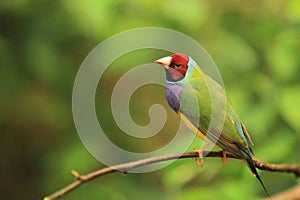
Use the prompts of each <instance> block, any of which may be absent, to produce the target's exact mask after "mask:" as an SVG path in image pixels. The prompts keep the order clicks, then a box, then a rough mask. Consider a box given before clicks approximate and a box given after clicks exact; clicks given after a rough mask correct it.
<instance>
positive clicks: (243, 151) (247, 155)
mask: <svg viewBox="0 0 300 200" xmlns="http://www.w3.org/2000/svg"><path fill="white" fill-rule="evenodd" d="M237 146H238V147H239V150H240V152H241V154H242V156H243V158H244V161H245V163H246V165H247V166H248V167H249V169H250V170H251V172H252V173H253V175H254V176H255V177H256V178H257V180H258V181H259V183H260V184H261V186H262V187H263V189H264V191H265V193H266V194H267V195H268V197H269V198H270V199H271V197H270V194H269V192H268V191H267V189H266V187H265V185H264V183H263V181H262V179H261V178H260V176H259V174H258V172H257V170H256V168H255V164H254V162H253V160H252V157H251V152H250V150H248V149H245V147H242V146H240V145H238V144H237Z"/></svg>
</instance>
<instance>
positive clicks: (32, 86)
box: [0, 0, 300, 200]
mask: <svg viewBox="0 0 300 200" xmlns="http://www.w3.org/2000/svg"><path fill="white" fill-rule="evenodd" d="M145 26H158V27H165V28H170V29H173V30H177V31H180V32H182V33H185V34H187V35H188V36H190V37H192V38H194V39H195V40H197V41H198V42H199V43H200V44H201V45H203V47H204V48H205V49H206V50H207V51H208V53H209V54H210V55H211V56H212V58H213V59H214V61H215V62H216V64H217V66H218V67H219V70H220V72H221V74H222V76H223V80H224V83H225V87H226V91H227V94H228V96H229V98H230V99H231V101H232V103H233V104H234V106H235V109H236V111H237V112H238V113H239V115H240V117H241V118H242V120H243V121H244V123H245V125H246V127H247V128H248V130H249V132H250V133H251V135H252V137H253V140H254V142H255V153H256V154H255V156H256V157H258V158H261V159H263V160H265V161H268V162H272V163H298V164H300V157H299V151H300V145H299V142H300V115H299V111H300V81H299V80H300V79H299V76H300V56H299V52H300V37H299V36H300V2H299V1H297V0H287V1H284V0H275V1H268V0H253V1H240V0H227V1H222V0H187V1H180V0H166V1H159V0H151V1H150V0H142V1H137V0H129V1H124V0H115V1H110V0H90V1H84V0H74V1H71V0H60V1H49V0H48V1H42V0H27V1H26V0H13V1H1V2H0V66H1V68H0V88H1V93H0V95H1V96H0V97H1V98H0V100H1V104H0V113H1V114H0V126H1V127H0V132H1V140H0V141H1V142H0V144H1V145H0V148H1V151H0V152H1V165H0V174H1V178H0V188H1V198H2V199H24V200H25V199H41V198H43V197H44V196H45V195H47V194H49V193H52V192H54V191H55V190H57V189H60V188H61V187H63V186H65V185H66V184H67V183H69V182H71V181H72V180H73V179H74V177H72V175H71V174H70V171H71V170H72V169H76V170H78V171H79V172H81V173H87V172H89V171H91V170H95V169H97V168H100V167H102V164H101V163H100V162H99V161H97V160H96V159H94V158H93V157H92V156H91V155H90V154H89V152H88V151H87V150H86V149H85V148H84V146H83V145H82V143H81V141H80V139H79V137H78V135H77V132H76V130H75V126H74V123H73V118H72V107H71V103H72V87H73V82H74V79H75V76H76V72H77V70H78V69H79V66H80V64H81V63H82V61H83V60H84V58H85V57H86V56H87V54H88V53H89V52H90V51H91V50H92V49H93V48H94V47H95V46H96V45H97V44H99V43H100V42H101V41H103V40H105V39H106V38H108V37H110V36H112V35H113V34H116V33H119V32H121V31H125V30H128V29H131V28H137V27H145ZM132 42H134V41H132ZM174 42H176V41H174ZM113 48H118V47H117V46H116V47H113ZM165 55H167V53H166V52H162V51H157V50H151V49H148V50H142V51H135V52H131V53H129V54H127V55H124V56H122V57H120V59H118V60H117V61H116V62H114V63H113V64H112V66H111V67H110V68H109V70H107V72H106V73H105V76H104V77H103V78H102V81H101V84H99V88H98V90H97V95H96V100H97V104H96V110H97V113H99V116H100V115H101V116H104V117H102V118H103V119H102V121H101V123H102V125H103V127H104V128H105V130H106V132H107V133H108V137H110V138H111V140H112V141H114V142H115V143H116V144H117V145H119V146H121V147H123V148H125V149H128V150H132V151H137V152H145V151H149V150H153V149H157V148H159V147H160V146H162V145H164V144H165V143H166V142H167V141H169V140H170V139H171V138H172V133H173V132H174V129H175V128H177V125H176V124H178V118H177V116H176V115H175V114H174V113H173V112H172V111H171V109H169V108H168V107H167V106H166V103H165V100H164V91H163V88H162V87H158V86H151V85H150V86H149V85H148V86H145V87H143V88H140V89H139V90H138V91H137V92H136V93H135V94H134V99H133V100H132V101H131V104H130V110H131V114H132V118H133V120H135V121H136V123H138V124H140V125H146V124H147V123H149V120H150V119H149V116H148V109H149V107H150V106H151V105H152V104H153V103H161V104H162V105H164V106H165V107H166V110H167V111H168V115H169V118H168V121H167V123H166V126H165V128H164V129H163V130H162V131H161V133H160V134H158V135H157V136H155V137H153V138H151V139H150V140H147V141H138V140H136V139H134V138H130V137H128V136H127V135H126V134H124V133H122V131H121V130H120V129H119V128H118V127H117V126H116V124H115V123H114V121H113V118H112V115H111V111H110V108H109V106H110V93H111V91H112V89H113V86H114V84H115V83H116V81H117V80H118V78H119V77H121V76H122V74H123V73H124V72H126V71H127V70H128V69H130V68H132V67H134V66H136V65H139V64H143V63H149V62H152V61H153V60H155V59H157V58H159V57H162V56H165ZM141 78H142V77H141ZM174 121H175V122H176V123H174ZM133 141H134V143H133ZM139 142H140V143H139ZM133 144H134V145H133ZM194 147H196V146H193V145H192V146H191V147H190V149H193V148H194ZM107 153H109V152H107ZM170 153H172V152H170ZM260 174H261V176H262V178H263V180H264V182H265V184H266V186H267V188H268V190H269V191H270V193H271V194H275V193H278V192H280V191H283V190H285V189H287V188H290V187H293V186H294V185H295V184H296V180H295V178H294V177H293V176H292V175H287V174H279V173H269V172H264V171H261V172H260ZM263 196H264V193H263V190H262V189H261V187H260V185H259V184H258V182H257V180H256V179H255V178H253V176H252V175H251V174H250V172H249V170H248V169H247V168H246V167H245V166H244V164H243V163H242V162H240V161H234V160H229V164H228V165H226V166H221V161H220V160H219V159H213V158H207V159H206V160H205V166H204V168H203V169H200V168H199V167H198V166H197V165H196V164H195V162H194V161H193V160H191V159H185V160H180V161H176V162H175V163H173V164H172V165H170V166H168V167H167V168H164V169H162V170H159V171H155V172H151V173H146V174H128V175H126V176H123V175H122V174H121V173H116V174H111V175H108V176H105V177H102V178H100V179H98V180H94V181H92V182H90V183H88V184H85V185H83V186H82V187H80V188H78V189H76V190H75V191H73V192H71V193H70V194H68V195H66V196H65V197H63V199H72V200H74V199H75V200H76V199H110V200H119V199H122V200H123V199H124V200H125V199H145V200H147V199H149V200H150V199H172V200H173V199H187V200H193V199H231V200H232V199H241V198H243V199H258V198H260V197H263Z"/></svg>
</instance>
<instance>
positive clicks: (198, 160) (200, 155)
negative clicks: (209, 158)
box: [193, 143, 211, 168]
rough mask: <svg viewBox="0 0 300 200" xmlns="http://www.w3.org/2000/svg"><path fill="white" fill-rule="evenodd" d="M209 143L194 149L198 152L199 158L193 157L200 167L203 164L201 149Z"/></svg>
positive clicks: (205, 147)
mask: <svg viewBox="0 0 300 200" xmlns="http://www.w3.org/2000/svg"><path fill="white" fill-rule="evenodd" d="M210 146H211V144H209V143H208V144H205V145H204V146H203V147H201V148H198V149H194V150H193V151H194V152H197V153H198V154H199V158H194V159H195V160H196V163H197V165H199V166H200V167H201V168H202V167H203V166H204V157H203V151H205V149H207V148H208V147H210Z"/></svg>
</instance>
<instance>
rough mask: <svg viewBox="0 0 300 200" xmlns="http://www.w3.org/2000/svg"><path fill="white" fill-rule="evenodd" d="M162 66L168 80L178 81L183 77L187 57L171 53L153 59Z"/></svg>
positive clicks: (186, 66)
mask: <svg viewBox="0 0 300 200" xmlns="http://www.w3.org/2000/svg"><path fill="white" fill-rule="evenodd" d="M155 62H156V63H158V64H160V65H162V66H164V68H165V69H166V73H167V80H168V81H173V82H176V81H179V80H181V79H183V78H184V77H185V74H186V71H187V69H188V62H189V57H188V56H187V55H185V54H172V55H171V56H167V57H164V58H161V59H158V60H156V61H155Z"/></svg>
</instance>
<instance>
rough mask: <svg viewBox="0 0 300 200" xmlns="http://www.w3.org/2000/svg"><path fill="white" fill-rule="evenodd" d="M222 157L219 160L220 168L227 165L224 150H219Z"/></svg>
mask: <svg viewBox="0 0 300 200" xmlns="http://www.w3.org/2000/svg"><path fill="white" fill-rule="evenodd" d="M221 152H222V154H223V156H222V157H221V160H222V166H224V165H226V164H227V156H226V151H224V150H221Z"/></svg>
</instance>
